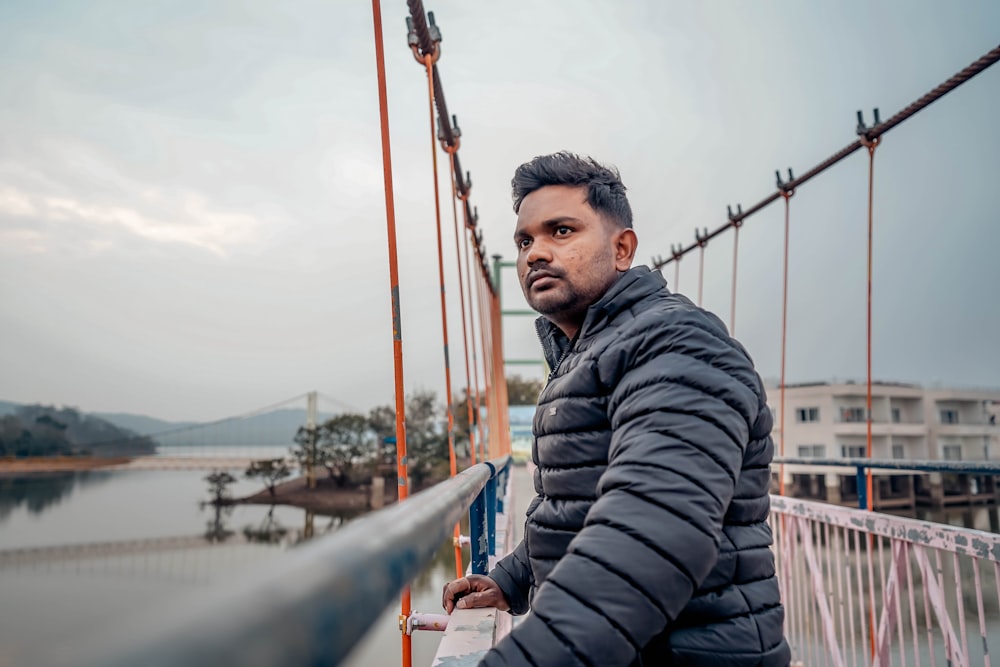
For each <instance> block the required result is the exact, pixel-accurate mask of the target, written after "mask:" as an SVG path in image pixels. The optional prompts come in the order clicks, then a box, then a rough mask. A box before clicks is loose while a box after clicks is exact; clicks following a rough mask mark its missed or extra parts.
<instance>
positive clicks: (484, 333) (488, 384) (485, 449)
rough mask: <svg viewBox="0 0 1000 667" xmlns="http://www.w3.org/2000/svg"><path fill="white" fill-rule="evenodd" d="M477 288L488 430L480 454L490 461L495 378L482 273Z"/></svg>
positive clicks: (482, 426) (484, 426)
mask: <svg viewBox="0 0 1000 667" xmlns="http://www.w3.org/2000/svg"><path fill="white" fill-rule="evenodd" d="M476 258H477V259H478V260H479V265H480V269H481V268H482V261H483V259H482V257H481V256H480V255H479V253H478V252H477V253H476ZM476 286H477V290H478V303H477V306H478V308H479V335H480V338H482V343H481V346H480V348H479V349H480V350H481V351H482V353H483V360H482V364H483V391H484V394H485V395H484V397H483V398H484V402H485V403H486V424H485V425H484V424H483V419H482V417H480V419H479V425H480V428H484V429H486V431H485V435H484V438H483V439H482V441H481V443H480V445H481V449H480V453H481V455H482V457H483V459H484V460H489V458H490V453H491V451H492V444H493V437H494V433H493V430H492V429H490V426H491V424H490V422H489V420H490V417H491V415H492V412H493V411H492V410H491V409H490V402H491V401H492V400H493V377H492V372H491V363H492V355H491V353H490V346H489V327H488V324H489V322H488V320H487V319H486V301H485V298H484V294H485V292H486V289H485V278H484V277H483V275H482V271H480V272H479V276H478V280H477V281H476Z"/></svg>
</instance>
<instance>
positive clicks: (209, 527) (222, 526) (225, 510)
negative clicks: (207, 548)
mask: <svg viewBox="0 0 1000 667" xmlns="http://www.w3.org/2000/svg"><path fill="white" fill-rule="evenodd" d="M206 505H208V506H210V507H211V508H212V512H213V516H212V518H211V519H209V520H208V524H206V526H205V539H206V540H208V541H209V542H211V543H213V544H217V543H220V542H225V541H226V540H228V539H229V538H230V537H232V536H233V535H235V534H236V533H235V532H234V531H232V530H229V529H228V528H227V527H226V523H225V520H226V519H228V518H229V517H231V516H232V514H233V506H232V505H220V504H209V503H202V505H201V507H202V509H205V507H206Z"/></svg>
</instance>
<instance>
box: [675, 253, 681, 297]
mask: <svg viewBox="0 0 1000 667" xmlns="http://www.w3.org/2000/svg"><path fill="white" fill-rule="evenodd" d="M674 291H675V292H680V291H681V258H680V257H676V258H675V259H674Z"/></svg>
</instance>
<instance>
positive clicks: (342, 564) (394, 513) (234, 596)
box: [73, 457, 510, 667]
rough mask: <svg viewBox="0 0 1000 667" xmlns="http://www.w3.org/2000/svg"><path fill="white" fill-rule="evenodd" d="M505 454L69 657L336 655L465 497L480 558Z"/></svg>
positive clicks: (490, 536)
mask: <svg viewBox="0 0 1000 667" xmlns="http://www.w3.org/2000/svg"><path fill="white" fill-rule="evenodd" d="M509 463H510V457H502V458H499V459H495V460H493V461H490V462H487V463H480V464H478V465H475V466H472V467H471V468H469V469H467V470H465V471H463V472H462V473H460V474H458V475H457V476H455V477H453V478H451V479H449V480H446V481H444V482H441V483H439V484H437V485H435V486H434V487H432V488H430V489H427V490H425V491H422V492H421V493H418V494H415V495H414V496H412V497H410V498H409V499H407V500H405V501H403V502H400V503H397V504H395V505H392V506H390V507H388V508H386V509H383V510H380V511H377V512H373V513H372V514H369V515H367V516H364V517H362V518H359V519H356V520H354V521H352V522H351V523H350V524H348V525H347V526H345V527H344V528H343V529H341V530H339V531H337V532H336V533H333V534H332V535H329V536H326V537H322V538H319V539H316V540H314V541H312V542H308V543H306V544H304V545H302V546H301V547H297V548H296V549H294V550H293V551H291V552H290V553H289V554H288V556H287V557H285V558H283V559H280V560H279V561H277V562H275V563H269V564H268V565H267V566H266V567H263V568H255V569H254V570H253V571H251V572H248V573H247V574H245V575H243V576H241V577H239V579H238V580H236V581H230V582H228V583H227V584H226V585H224V586H219V587H213V588H210V589H206V590H204V591H201V592H199V593H198V594H197V595H192V596H187V597H183V598H179V599H177V600H175V601H173V602H172V603H171V604H170V605H169V607H167V608H164V609H161V610H159V611H157V612H156V613H154V614H152V615H150V616H144V617H142V618H137V619H135V620H134V621H133V622H130V623H129V624H128V626H127V627H122V626H119V627H117V628H115V629H114V631H113V633H111V634H108V635H106V636H100V637H95V638H94V639H93V640H92V641H90V642H88V643H87V645H85V646H83V647H82V648H81V650H80V652H78V653H77V654H76V655H75V656H74V659H73V664H75V665H81V664H82V665H95V666H96V665H102V666H122V667H124V666H126V665H128V666H131V665H140V664H141V665H146V666H149V667H160V666H163V667H166V666H167V665H174V666H175V665H185V667H200V666H204V667H209V666H215V665H245V666H250V667H254V666H258V665H259V666H261V667H263V666H267V667H271V666H273V665H310V666H313V665H317V666H318V665H336V664H338V663H339V662H340V661H341V660H342V659H343V658H344V657H345V656H346V655H347V654H348V652H349V651H350V650H351V649H352V648H353V647H354V645H355V644H356V643H358V642H359V641H360V640H361V638H362V637H363V636H364V634H365V632H366V631H367V630H368V628H369V627H370V626H371V625H372V623H374V622H375V620H376V619H377V618H378V617H379V615H380V614H382V612H384V611H385V609H386V608H387V607H389V605H391V604H393V603H394V602H395V601H396V599H397V596H398V595H399V593H400V591H401V590H402V589H403V587H404V586H406V585H407V584H408V583H409V582H410V581H412V580H413V579H414V578H415V577H416V576H417V575H418V574H419V573H420V572H421V570H422V569H423V568H424V567H425V566H426V565H427V564H428V563H430V562H431V560H432V558H433V556H434V554H435V553H436V551H437V550H438V548H439V547H440V546H441V544H442V543H443V542H444V541H445V540H446V539H449V538H451V537H452V535H453V530H454V526H455V524H456V523H457V522H458V521H459V519H460V518H461V516H462V514H463V513H464V512H466V511H467V510H469V509H470V508H471V520H470V533H471V549H472V562H473V563H474V564H476V563H479V564H480V565H479V567H480V571H482V569H483V568H485V565H482V564H483V563H487V562H488V559H489V555H490V553H489V549H490V546H491V545H492V544H493V543H494V541H495V538H494V530H495V516H496V512H497V510H498V509H499V510H500V511H502V507H498V501H497V497H496V496H497V486H498V485H499V486H500V488H501V489H502V488H504V484H505V481H506V477H507V474H508V470H509ZM501 502H502V501H501ZM474 567H475V566H474ZM474 571H475V569H474ZM154 604H155V603H154Z"/></svg>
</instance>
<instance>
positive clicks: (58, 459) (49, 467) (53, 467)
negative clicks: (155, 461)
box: [0, 456, 133, 477]
mask: <svg viewBox="0 0 1000 667" xmlns="http://www.w3.org/2000/svg"><path fill="white" fill-rule="evenodd" d="M132 459H133V457H131V456H114V457H108V458H98V457H89V456H88V457H82V456H32V457H28V458H18V459H14V458H0V477H10V476H13V475H44V474H47V473H53V472H78V471H86V470H100V469H101V468H106V467H108V466H119V465H125V464H126V463H129V462H130V461H131V460H132Z"/></svg>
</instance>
